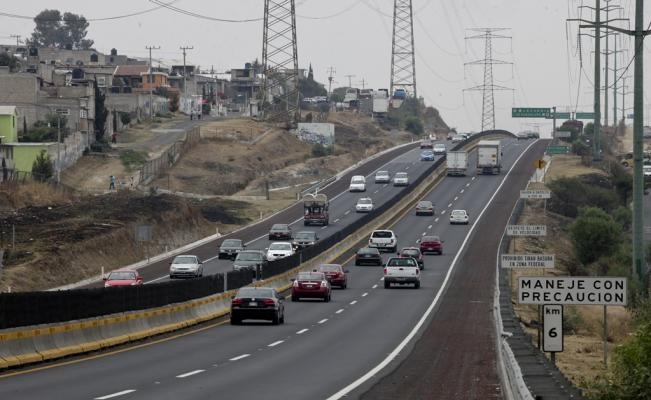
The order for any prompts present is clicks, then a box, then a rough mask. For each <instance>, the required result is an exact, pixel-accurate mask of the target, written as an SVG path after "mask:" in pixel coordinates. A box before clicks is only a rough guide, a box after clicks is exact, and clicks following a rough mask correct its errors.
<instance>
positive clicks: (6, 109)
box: [0, 106, 16, 115]
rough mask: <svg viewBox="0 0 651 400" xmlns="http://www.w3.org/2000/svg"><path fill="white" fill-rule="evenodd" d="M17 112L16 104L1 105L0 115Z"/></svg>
mask: <svg viewBox="0 0 651 400" xmlns="http://www.w3.org/2000/svg"><path fill="white" fill-rule="evenodd" d="M11 114H16V106H0V115H11Z"/></svg>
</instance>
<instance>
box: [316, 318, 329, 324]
mask: <svg viewBox="0 0 651 400" xmlns="http://www.w3.org/2000/svg"><path fill="white" fill-rule="evenodd" d="M327 320H328V318H323V319H322V320H321V321H319V322H318V323H319V324H323V323H325V322H326V321H327Z"/></svg>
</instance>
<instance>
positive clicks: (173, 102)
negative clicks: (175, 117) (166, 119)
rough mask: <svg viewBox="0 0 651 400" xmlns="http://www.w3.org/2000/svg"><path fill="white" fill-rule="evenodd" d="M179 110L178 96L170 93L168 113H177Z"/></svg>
mask: <svg viewBox="0 0 651 400" xmlns="http://www.w3.org/2000/svg"><path fill="white" fill-rule="evenodd" d="M178 110H179V94H178V93H176V92H172V94H171V96H170V112H177V111H178Z"/></svg>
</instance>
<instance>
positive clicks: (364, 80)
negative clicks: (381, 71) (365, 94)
mask: <svg viewBox="0 0 651 400" xmlns="http://www.w3.org/2000/svg"><path fill="white" fill-rule="evenodd" d="M359 83H361V84H362V89H366V79H364V78H362V80H361V81H359Z"/></svg>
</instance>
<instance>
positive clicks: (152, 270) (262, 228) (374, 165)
mask: <svg viewBox="0 0 651 400" xmlns="http://www.w3.org/2000/svg"><path fill="white" fill-rule="evenodd" d="M417 148H418V144H417V143H413V145H408V146H405V147H402V148H398V149H394V150H392V151H390V152H387V153H386V154H383V155H381V156H378V157H376V158H374V159H372V160H369V161H368V162H366V163H364V164H362V165H360V166H359V167H358V168H355V169H354V170H351V171H349V172H348V173H346V174H344V175H343V176H342V177H341V179H339V180H336V181H334V182H332V183H331V184H329V185H328V186H326V187H324V188H323V189H322V190H321V192H322V193H325V194H326V195H327V196H328V197H329V198H332V197H334V196H336V195H338V194H340V193H342V192H344V191H345V190H347V189H348V185H349V182H350V178H351V177H352V176H353V175H367V174H370V173H372V172H374V171H376V170H378V169H380V168H382V167H383V166H384V165H385V164H386V163H388V162H389V161H391V160H393V159H395V158H399V157H400V156H401V155H402V154H404V153H409V152H413V151H414V149H417ZM302 215H303V206H302V204H300V203H295V204H293V205H292V206H290V207H288V208H286V209H284V210H282V211H280V212H279V213H278V214H276V215H274V216H271V217H270V218H269V219H268V220H265V221H260V222H258V223H254V224H252V225H248V226H246V227H244V228H242V229H240V230H239V231H237V232H234V233H231V234H227V235H224V236H222V237H220V238H218V239H215V240H213V241H210V242H209V243H205V244H203V245H200V246H198V247H197V248H195V249H193V250H191V251H192V252H193V253H194V254H196V255H198V256H199V257H200V258H202V259H208V258H210V257H211V255H214V254H216V249H218V248H219V244H220V243H221V242H222V241H223V240H224V239H228V238H234V237H240V238H243V239H244V240H246V241H249V240H252V239H254V238H256V237H258V236H260V235H261V234H264V232H268V231H269V227H270V226H271V225H273V224H275V223H283V221H286V220H294V219H296V218H300V217H301V216H302ZM172 259H173V257H168V258H166V259H164V260H161V261H159V262H156V263H152V264H150V265H148V266H146V267H143V268H140V270H139V271H140V274H141V275H142V276H143V279H144V280H145V281H148V280H152V279H155V278H158V277H161V276H163V275H165V274H167V273H168V271H169V264H170V263H171V261H172ZM102 285H103V283H102V282H101V281H98V282H95V283H91V284H88V285H85V286H83V288H90V287H100V286H102Z"/></svg>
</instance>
